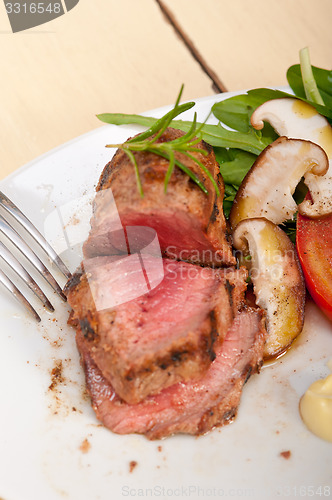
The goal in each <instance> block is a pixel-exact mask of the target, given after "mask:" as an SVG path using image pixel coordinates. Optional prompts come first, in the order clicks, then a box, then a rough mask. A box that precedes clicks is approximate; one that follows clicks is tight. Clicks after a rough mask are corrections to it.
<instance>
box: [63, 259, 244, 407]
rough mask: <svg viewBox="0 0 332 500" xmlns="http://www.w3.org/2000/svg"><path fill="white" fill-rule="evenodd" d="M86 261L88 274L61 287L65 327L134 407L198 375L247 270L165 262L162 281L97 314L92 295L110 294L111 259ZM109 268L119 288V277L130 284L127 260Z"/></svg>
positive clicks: (239, 302)
mask: <svg viewBox="0 0 332 500" xmlns="http://www.w3.org/2000/svg"><path fill="white" fill-rule="evenodd" d="M91 260H92V264H91V262H90V263H89V266H88V267H89V272H88V273H87V272H85V273H83V274H82V275H81V277H80V279H79V281H77V279H75V280H73V282H72V284H70V283H69V286H68V287H67V289H66V293H67V297H68V302H69V304H70V305H71V307H72V309H73V312H72V314H71V317H70V323H71V324H72V325H73V326H75V327H76V328H77V329H78V330H79V331H80V335H81V337H82V339H84V342H85V343H86V350H88V351H89V354H90V356H91V358H92V359H93V361H94V363H96V365H97V366H98V368H99V369H100V371H101V373H102V374H103V376H104V377H105V378H106V379H107V380H108V381H109V382H110V383H111V384H112V386H113V387H114V389H115V390H116V392H117V394H118V395H119V396H120V397H121V398H122V399H123V400H125V401H127V402H128V403H131V404H134V403H137V402H139V401H142V400H143V399H144V398H146V397H147V396H148V395H149V394H155V393H157V392H159V391H160V390H161V389H163V388H165V387H168V386H170V385H173V384H175V383H177V382H180V381H186V380H189V379H192V378H197V377H200V376H202V374H203V373H204V372H206V370H207V369H208V368H209V366H210V364H211V361H213V359H214V358H215V349H216V348H217V346H218V344H219V343H220V342H222V340H223V337H224V336H225V334H226V331H227V330H228V328H229V326H230V324H231V323H232V321H233V318H234V315H236V314H237V312H238V310H239V309H240V308H241V307H242V306H243V301H244V292H245V290H246V281H245V279H246V277H247V272H246V270H245V269H244V268H241V269H239V270H234V269H231V268H228V269H212V268H202V267H199V266H194V265H192V264H189V263H185V262H176V261H171V260H168V259H163V262H162V263H163V267H164V274H165V275H164V278H163V280H162V281H161V283H160V284H159V285H158V286H157V287H156V288H154V289H153V290H150V291H149V292H148V293H145V294H142V295H140V296H139V297H137V298H136V299H133V300H130V301H127V302H125V303H122V304H119V305H117V306H116V307H110V308H105V309H102V310H98V309H97V308H96V302H95V300H94V299H96V295H94V291H95V290H98V294H102V295H103V299H105V297H107V295H108V294H109V295H111V297H114V294H115V293H116V287H117V284H116V283H115V282H114V281H112V274H111V273H112V270H113V269H114V260H113V259H112V258H111V259H109V258H108V257H103V258H100V257H99V258H97V259H91ZM154 260H155V259H154V258H153V257H151V258H150V261H152V263H154ZM94 261H96V267H95V268H94ZM159 262H160V259H159ZM115 264H116V269H117V271H118V272H120V275H119V276H118V279H119V282H120V286H125V284H124V283H123V282H124V280H125V279H127V280H128V282H129V283H131V284H132V283H133V282H135V280H136V274H137V273H136V271H137V269H136V268H135V269H133V270H132V271H131V270H130V268H129V266H128V263H127V261H126V259H123V260H121V259H119V260H117V261H115ZM112 266H113V267H112ZM150 267H151V266H150ZM121 273H122V274H121ZM124 274H126V278H125V277H124Z"/></svg>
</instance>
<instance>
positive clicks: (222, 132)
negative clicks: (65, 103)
mask: <svg viewBox="0 0 332 500" xmlns="http://www.w3.org/2000/svg"><path fill="white" fill-rule="evenodd" d="M97 118H99V120H101V121H102V122H104V123H109V124H114V125H135V124H136V125H143V126H145V127H151V126H153V125H154V124H155V123H156V122H157V118H152V117H149V116H141V115H130V114H128V115H127V114H123V113H121V114H120V113H103V114H101V115H97ZM169 125H170V126H171V127H174V128H178V129H180V130H182V131H184V132H188V131H189V130H190V128H191V126H192V121H183V120H172V121H171V122H170V124H169ZM197 125H201V126H200V131H199V136H200V138H201V139H203V140H204V141H206V142H207V143H208V144H210V145H211V146H218V147H224V148H226V147H229V148H238V149H243V150H244V151H248V152H249V153H254V154H259V153H261V152H262V151H263V149H265V148H266V146H268V145H269V144H270V142H272V141H271V140H270V139H267V138H265V137H264V136H263V135H262V134H261V133H259V132H256V131H254V130H249V132H246V133H244V132H238V131H235V130H228V129H226V128H225V127H223V126H222V124H221V123H218V124H217V125H210V124H199V123H197Z"/></svg>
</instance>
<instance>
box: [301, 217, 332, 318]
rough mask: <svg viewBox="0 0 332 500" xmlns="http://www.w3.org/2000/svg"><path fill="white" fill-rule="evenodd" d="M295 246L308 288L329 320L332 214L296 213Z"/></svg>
mask: <svg viewBox="0 0 332 500" xmlns="http://www.w3.org/2000/svg"><path fill="white" fill-rule="evenodd" d="M296 248H297V252H298V255H299V259H300V262H301V265H302V269H303V274H304V278H305V281H306V285H307V289H308V291H309V293H310V295H311V296H312V298H313V300H314V301H315V302H316V304H317V305H318V307H319V308H320V309H321V310H322V311H323V312H324V313H325V314H326V315H327V317H328V318H330V319H331V320H332V214H331V215H328V216H326V217H321V218H318V219H309V218H308V217H305V216H303V215H301V214H298V216H297V226H296Z"/></svg>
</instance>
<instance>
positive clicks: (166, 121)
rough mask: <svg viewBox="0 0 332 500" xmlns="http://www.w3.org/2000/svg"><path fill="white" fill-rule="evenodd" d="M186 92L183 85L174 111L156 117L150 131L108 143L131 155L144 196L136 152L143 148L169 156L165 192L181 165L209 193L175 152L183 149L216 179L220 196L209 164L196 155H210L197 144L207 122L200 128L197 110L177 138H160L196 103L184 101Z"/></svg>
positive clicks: (129, 156)
mask: <svg viewBox="0 0 332 500" xmlns="http://www.w3.org/2000/svg"><path fill="white" fill-rule="evenodd" d="M182 92H183V85H182V87H181V90H180V92H179V95H178V97H177V99H176V102H175V105H174V107H173V109H171V111H169V112H168V113H166V114H165V115H164V116H163V117H161V118H159V119H158V120H156V121H155V122H154V123H153V124H152V125H151V127H150V128H149V129H148V130H146V131H145V132H142V133H141V134H139V135H137V136H136V137H133V138H132V139H129V140H128V141H126V142H124V143H122V144H107V146H106V147H108V148H118V149H122V150H123V151H124V152H125V153H126V154H127V156H128V158H129V159H130V160H131V162H132V163H133V165H134V168H135V174H136V181H137V187H138V190H139V193H140V195H141V196H142V197H143V196H144V193H143V188H142V183H141V179H140V175H139V170H138V165H137V161H136V158H135V154H134V153H135V152H139V151H147V152H150V153H154V154H156V155H158V156H161V157H163V158H166V159H167V160H168V161H169V166H168V169H167V172H166V175H165V182H164V190H165V193H166V192H167V187H168V184H169V181H170V178H171V176H172V173H173V171H174V167H175V166H177V167H178V168H180V169H181V170H182V171H183V172H184V173H185V174H187V175H188V176H189V177H190V178H191V179H192V180H193V181H194V182H195V183H196V184H197V185H198V186H199V187H200V189H201V190H202V191H203V192H204V193H205V194H208V191H207V189H206V187H205V186H204V184H203V183H202V182H201V181H200V180H199V178H198V177H197V175H195V174H194V172H193V171H192V170H191V169H190V168H188V167H187V166H186V165H185V164H184V163H183V162H181V161H180V160H179V159H178V158H176V156H175V153H176V152H180V153H182V154H183V155H185V156H187V157H188V158H190V160H192V161H194V162H195V163H196V164H197V165H198V166H199V167H200V168H201V169H202V170H203V172H204V173H205V175H206V176H207V177H208V178H209V179H210V181H211V182H212V184H213V186H214V188H215V190H216V193H217V194H218V196H219V195H220V191H219V188H218V185H217V183H216V181H215V180H214V178H213V176H212V175H211V173H210V172H209V170H208V169H207V168H206V167H205V165H204V164H203V163H202V162H201V161H199V159H198V158H196V156H195V155H194V154H193V153H201V154H203V155H204V156H206V155H207V154H208V153H207V151H206V150H204V149H202V148H199V147H197V144H198V143H199V142H200V140H201V130H202V127H203V126H204V125H205V123H202V124H200V126H199V127H197V116H196V113H195V115H194V119H193V121H192V123H191V125H190V127H189V130H188V131H187V132H186V133H185V134H184V135H183V136H181V137H178V138H176V139H173V140H172V141H166V142H158V139H159V138H160V137H161V135H162V134H163V133H164V132H165V130H166V129H167V127H168V126H169V125H170V123H171V122H172V120H173V119H174V118H175V117H176V116H178V115H179V114H181V113H183V112H184V111H187V110H188V109H191V108H192V107H193V106H194V105H195V103H194V102H188V103H184V104H180V99H181V95H182Z"/></svg>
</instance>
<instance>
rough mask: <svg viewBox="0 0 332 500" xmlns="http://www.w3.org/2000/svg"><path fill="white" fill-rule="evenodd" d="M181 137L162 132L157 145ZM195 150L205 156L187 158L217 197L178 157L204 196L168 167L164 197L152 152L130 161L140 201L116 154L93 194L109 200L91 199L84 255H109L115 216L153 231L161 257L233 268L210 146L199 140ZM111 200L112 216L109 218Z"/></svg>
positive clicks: (161, 171)
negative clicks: (204, 190)
mask: <svg viewBox="0 0 332 500" xmlns="http://www.w3.org/2000/svg"><path fill="white" fill-rule="evenodd" d="M182 135H183V132H181V131H180V130H176V129H173V128H168V129H167V130H166V131H165V132H164V134H163V135H162V136H161V137H160V138H159V139H158V142H161V141H171V140H173V139H176V138H178V137H180V136H182ZM197 147H198V148H201V149H203V150H204V151H206V155H203V154H202V153H193V155H195V156H196V157H197V158H198V159H199V161H200V162H201V163H203V164H204V166H205V167H206V168H207V170H208V171H209V172H210V173H211V175H212V176H213V178H214V180H215V181H216V182H217V184H218V186H219V190H220V196H217V194H216V191H215V189H214V186H213V184H212V182H211V181H210V179H209V178H208V177H207V176H206V174H205V173H204V172H203V171H202V169H201V168H200V167H199V166H198V165H197V164H196V163H195V162H194V161H193V160H192V159H190V158H188V157H187V156H185V155H184V154H183V153H176V154H175V157H176V159H177V160H180V161H181V162H182V163H184V164H185V165H186V166H187V167H188V168H189V169H190V170H191V171H192V172H193V173H194V174H195V175H196V176H197V177H198V178H199V179H200V181H201V182H202V183H203V184H204V186H205V188H206V189H207V191H208V194H207V195H206V194H204V193H203V191H202V190H201V189H200V188H199V187H198V186H197V185H196V184H195V183H194V182H193V181H192V180H191V179H190V177H189V176H188V175H187V174H185V173H183V172H182V171H181V170H180V169H179V168H178V167H175V168H174V172H173V174H172V176H171V179H170V182H169V185H168V189H167V193H165V192H164V180H165V174H166V172H167V169H168V167H169V162H168V160H166V159H164V158H162V157H161V156H158V155H156V154H153V153H148V152H138V153H135V158H136V161H137V165H138V169H139V173H140V178H141V181H142V187H143V190H144V197H143V198H142V197H141V196H140V194H139V192H138V189H137V183H136V177H135V172H134V167H133V165H132V163H131V161H130V160H129V158H128V156H127V155H126V154H125V153H124V152H123V151H122V150H118V151H117V153H116V154H115V155H114V157H113V159H112V160H111V162H109V163H108V164H107V165H106V167H105V168H104V171H103V173H102V174H101V177H100V180H99V184H98V186H97V191H98V192H99V193H101V192H104V191H107V190H111V192H112V196H110V197H109V200H108V201H105V197H104V196H101V197H100V201H99V199H98V196H97V197H96V200H95V204H94V216H93V218H92V220H91V232H90V236H89V238H88V240H87V242H86V243H85V245H84V253H85V256H86V257H94V256H97V255H111V254H112V253H114V251H115V250H114V248H112V245H111V244H110V239H111V238H110V233H111V232H112V231H115V230H118V229H119V220H118V218H117V217H118V214H119V215H120V220H121V224H122V226H123V227H124V228H125V227H126V226H148V227H150V228H152V229H154V230H155V231H156V232H157V234H158V238H159V242H160V246H161V249H162V252H163V255H164V256H165V257H168V258H172V259H179V260H184V261H189V262H193V263H196V264H203V265H213V266H229V265H235V259H234V257H233V255H232V249H231V245H230V243H229V242H228V240H227V236H226V223H225V218H224V215H223V209H222V202H223V195H224V184H223V180H222V177H221V175H220V172H219V166H218V164H217V162H216V159H215V156H214V152H213V149H212V148H211V147H210V146H208V145H207V144H206V143H205V142H203V141H201V142H200V143H199V144H198V145H197ZM113 197H114V198H113ZM106 198H107V197H106ZM114 201H115V204H116V209H117V212H118V214H115V213H114V206H113V205H114ZM111 205H112V207H111Z"/></svg>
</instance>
